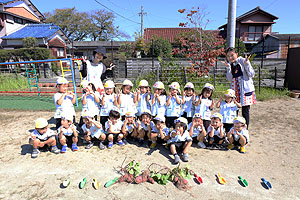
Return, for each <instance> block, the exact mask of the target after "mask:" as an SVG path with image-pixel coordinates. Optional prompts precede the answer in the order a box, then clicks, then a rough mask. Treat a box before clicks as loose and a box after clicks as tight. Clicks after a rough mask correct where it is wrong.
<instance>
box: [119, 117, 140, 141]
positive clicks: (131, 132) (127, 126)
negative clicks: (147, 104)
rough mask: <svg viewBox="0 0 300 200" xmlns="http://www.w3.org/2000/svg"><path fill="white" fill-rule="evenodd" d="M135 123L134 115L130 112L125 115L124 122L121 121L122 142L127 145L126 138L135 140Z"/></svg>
mask: <svg viewBox="0 0 300 200" xmlns="http://www.w3.org/2000/svg"><path fill="white" fill-rule="evenodd" d="M137 127H138V125H137V123H136V122H135V115H134V114H133V113H131V112H127V113H126V114H125V120H124V121H123V126H122V133H123V135H124V139H123V142H124V144H128V142H127V140H126V138H132V139H133V138H136V137H137Z"/></svg>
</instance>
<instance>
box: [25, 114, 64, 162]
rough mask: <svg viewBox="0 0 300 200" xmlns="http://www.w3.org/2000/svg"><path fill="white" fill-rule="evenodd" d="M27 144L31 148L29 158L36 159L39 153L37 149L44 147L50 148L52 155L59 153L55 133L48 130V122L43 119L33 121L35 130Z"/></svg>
mask: <svg viewBox="0 0 300 200" xmlns="http://www.w3.org/2000/svg"><path fill="white" fill-rule="evenodd" d="M29 144H31V145H32V146H33V151H32V154H31V158H37V157H38V155H39V153H40V152H39V150H38V148H39V147H44V146H45V145H48V146H51V152H52V153H55V154H58V153H59V152H60V150H59V149H58V148H57V146H56V139H55V133H54V132H53V131H52V130H51V129H49V128H48V122H47V120H46V119H44V118H38V119H37V120H36V121H35V130H34V131H33V132H32V133H31V135H30V138H29Z"/></svg>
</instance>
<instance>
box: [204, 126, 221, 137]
mask: <svg viewBox="0 0 300 200" xmlns="http://www.w3.org/2000/svg"><path fill="white" fill-rule="evenodd" d="M212 128H213V127H212V126H209V127H208V128H207V134H209V133H210V132H211V131H212ZM220 131H221V128H220V127H218V129H217V130H216V129H215V131H214V135H216V136H218V137H219V138H221V136H220ZM223 137H225V129H224V128H223Z"/></svg>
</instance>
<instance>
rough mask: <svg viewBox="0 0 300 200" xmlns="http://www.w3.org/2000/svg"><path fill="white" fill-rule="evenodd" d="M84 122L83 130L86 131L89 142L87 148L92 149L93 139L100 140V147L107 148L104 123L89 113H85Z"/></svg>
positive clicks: (85, 136) (85, 137)
mask: <svg viewBox="0 0 300 200" xmlns="http://www.w3.org/2000/svg"><path fill="white" fill-rule="evenodd" d="M82 117H83V121H84V124H83V125H82V127H81V128H82V130H83V132H84V140H85V141H87V142H88V145H87V146H86V147H85V148H86V149H90V148H92V147H93V146H94V143H93V141H92V140H93V139H94V138H95V139H98V140H100V143H99V148H100V149H101V150H103V149H105V146H104V144H103V141H104V140H105V138H106V135H105V133H104V132H103V129H102V125H101V124H100V122H98V121H96V120H95V118H94V117H93V115H91V114H89V113H84V114H83V116H82Z"/></svg>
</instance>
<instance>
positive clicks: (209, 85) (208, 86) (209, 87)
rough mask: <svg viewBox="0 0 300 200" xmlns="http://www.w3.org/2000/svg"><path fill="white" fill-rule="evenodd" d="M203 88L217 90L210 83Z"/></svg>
mask: <svg viewBox="0 0 300 200" xmlns="http://www.w3.org/2000/svg"><path fill="white" fill-rule="evenodd" d="M203 88H208V89H211V90H215V87H214V86H213V85H212V84H210V83H205V85H204V86H203Z"/></svg>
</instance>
